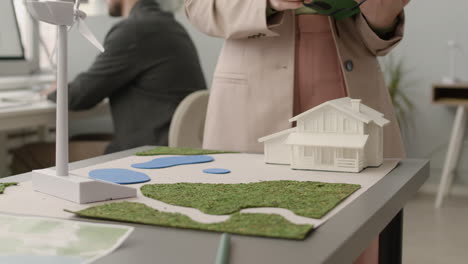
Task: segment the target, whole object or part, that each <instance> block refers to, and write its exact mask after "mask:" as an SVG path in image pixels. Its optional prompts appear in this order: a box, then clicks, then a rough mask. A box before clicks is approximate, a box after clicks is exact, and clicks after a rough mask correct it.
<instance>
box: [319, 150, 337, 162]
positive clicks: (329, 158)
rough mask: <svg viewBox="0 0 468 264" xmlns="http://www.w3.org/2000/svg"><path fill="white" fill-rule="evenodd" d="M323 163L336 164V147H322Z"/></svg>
mask: <svg viewBox="0 0 468 264" xmlns="http://www.w3.org/2000/svg"><path fill="white" fill-rule="evenodd" d="M322 165H325V166H334V165H335V149H334V148H322Z"/></svg>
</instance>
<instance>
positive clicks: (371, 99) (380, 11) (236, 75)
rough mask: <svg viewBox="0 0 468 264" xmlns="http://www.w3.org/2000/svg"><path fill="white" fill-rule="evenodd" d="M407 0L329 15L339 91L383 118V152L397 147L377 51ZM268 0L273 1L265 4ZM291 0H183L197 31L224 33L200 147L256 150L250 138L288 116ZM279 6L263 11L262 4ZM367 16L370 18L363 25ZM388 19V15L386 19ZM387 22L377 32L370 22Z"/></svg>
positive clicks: (378, 1)
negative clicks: (344, 15) (386, 28)
mask: <svg viewBox="0 0 468 264" xmlns="http://www.w3.org/2000/svg"><path fill="white" fill-rule="evenodd" d="M407 2H408V0H368V1H367V2H366V3H364V4H363V5H362V6H361V10H362V13H363V14H359V15H356V16H354V17H350V18H346V19H343V20H340V21H336V20H334V19H331V18H330V19H329V22H330V25H331V29H332V32H333V37H334V41H335V44H336V49H337V53H338V56H339V60H340V62H341V70H342V73H343V76H344V82H345V86H346V91H347V95H348V96H349V97H352V98H355V99H362V102H363V103H364V104H366V105H368V106H370V107H372V108H374V109H376V110H378V111H380V112H382V113H384V114H385V116H386V118H387V119H389V120H390V121H391V125H389V126H387V127H386V128H385V130H384V149H385V151H384V152H385V153H384V156H385V157H392V158H401V157H404V156H405V151H404V147H403V143H402V139H401V134H400V131H399V127H398V123H397V121H396V118H395V113H394V109H393V106H392V102H391V98H390V96H389V93H388V90H387V88H386V86H385V83H384V79H383V74H382V71H381V68H380V65H379V63H378V61H377V58H376V57H377V56H383V55H386V54H387V53H388V52H389V51H390V50H391V49H393V48H394V47H395V46H396V45H397V44H398V43H399V42H400V40H401V39H402V37H403V28H404V14H403V7H404V5H405V4H406V3H407ZM272 5H275V6H272ZM300 6H302V2H300V1H298V0H241V1H236V0H185V9H186V14H187V16H188V18H189V20H190V21H191V23H192V24H193V25H194V26H195V27H197V28H198V29H199V30H200V31H202V32H204V33H206V34H208V35H210V36H215V37H221V38H224V39H226V41H225V43H224V47H223V49H222V52H221V54H220V57H219V61H218V64H217V67H216V70H215V74H214V79H213V84H212V88H211V93H210V101H209V106H208V113H207V119H206V126H205V136H204V145H203V147H204V148H207V149H222V150H231V151H239V152H251V153H261V152H262V151H263V148H262V145H261V144H259V143H258V142H257V139H258V138H260V137H263V136H265V135H269V134H272V133H275V132H278V131H281V130H284V129H287V128H289V127H290V126H291V124H290V123H289V122H288V120H289V119H290V118H291V117H292V116H293V86H294V49H295V45H294V41H295V37H294V36H295V23H294V21H295V15H294V11H293V9H296V8H298V7H300ZM268 7H276V8H277V9H278V11H282V12H279V13H278V14H276V15H274V16H273V17H267V12H266V10H267V8H268ZM368 21H375V23H374V24H372V26H373V27H371V26H370V23H369V22H368ZM393 21H394V22H393ZM389 23H390V24H391V23H394V24H395V25H394V30H393V34H392V35H391V37H390V38H388V39H382V38H381V37H379V36H378V35H377V34H376V33H375V32H374V30H373V28H374V27H379V26H381V27H384V26H388V25H389Z"/></svg>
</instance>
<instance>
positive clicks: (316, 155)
mask: <svg viewBox="0 0 468 264" xmlns="http://www.w3.org/2000/svg"><path fill="white" fill-rule="evenodd" d="M319 150H320V149H319V148H317V147H304V161H306V162H308V163H312V164H320V156H321V155H320V151H319Z"/></svg>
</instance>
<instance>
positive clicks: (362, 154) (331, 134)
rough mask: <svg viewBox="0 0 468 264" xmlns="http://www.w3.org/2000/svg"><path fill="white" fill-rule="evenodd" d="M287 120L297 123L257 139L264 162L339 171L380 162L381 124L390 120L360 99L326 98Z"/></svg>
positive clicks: (356, 169)
mask: <svg viewBox="0 0 468 264" xmlns="http://www.w3.org/2000/svg"><path fill="white" fill-rule="evenodd" d="M289 121H290V122H297V126H296V127H294V128H291V129H288V130H285V131H282V132H279V133H276V134H273V135H269V136H266V137H263V138H260V139H259V142H263V143H264V147H265V161H266V163H270V164H290V165H291V168H292V169H299V170H326V171H342V172H360V171H362V170H363V169H364V168H366V167H370V166H371V167H377V166H380V165H382V162H383V127H384V126H385V125H387V124H388V123H390V121H388V120H387V119H385V118H384V117H383V114H382V113H379V112H377V111H375V110H374V109H372V108H370V107H368V106H366V105H364V104H362V103H361V100H356V99H351V98H340V99H336V100H332V101H328V102H326V103H323V104H321V105H319V106H316V107H314V108H312V109H310V110H308V111H306V112H304V113H302V114H300V115H298V116H296V117H294V118H292V119H290V120H289Z"/></svg>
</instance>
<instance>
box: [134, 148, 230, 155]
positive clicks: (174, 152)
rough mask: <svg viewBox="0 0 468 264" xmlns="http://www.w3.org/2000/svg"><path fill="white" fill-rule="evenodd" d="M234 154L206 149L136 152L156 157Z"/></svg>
mask: <svg viewBox="0 0 468 264" xmlns="http://www.w3.org/2000/svg"><path fill="white" fill-rule="evenodd" d="M225 153H236V152H229V151H219V150H208V149H193V148H169V147H157V148H155V149H151V150H147V151H143V152H138V153H136V154H135V155H137V156H158V155H209V154H225Z"/></svg>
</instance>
